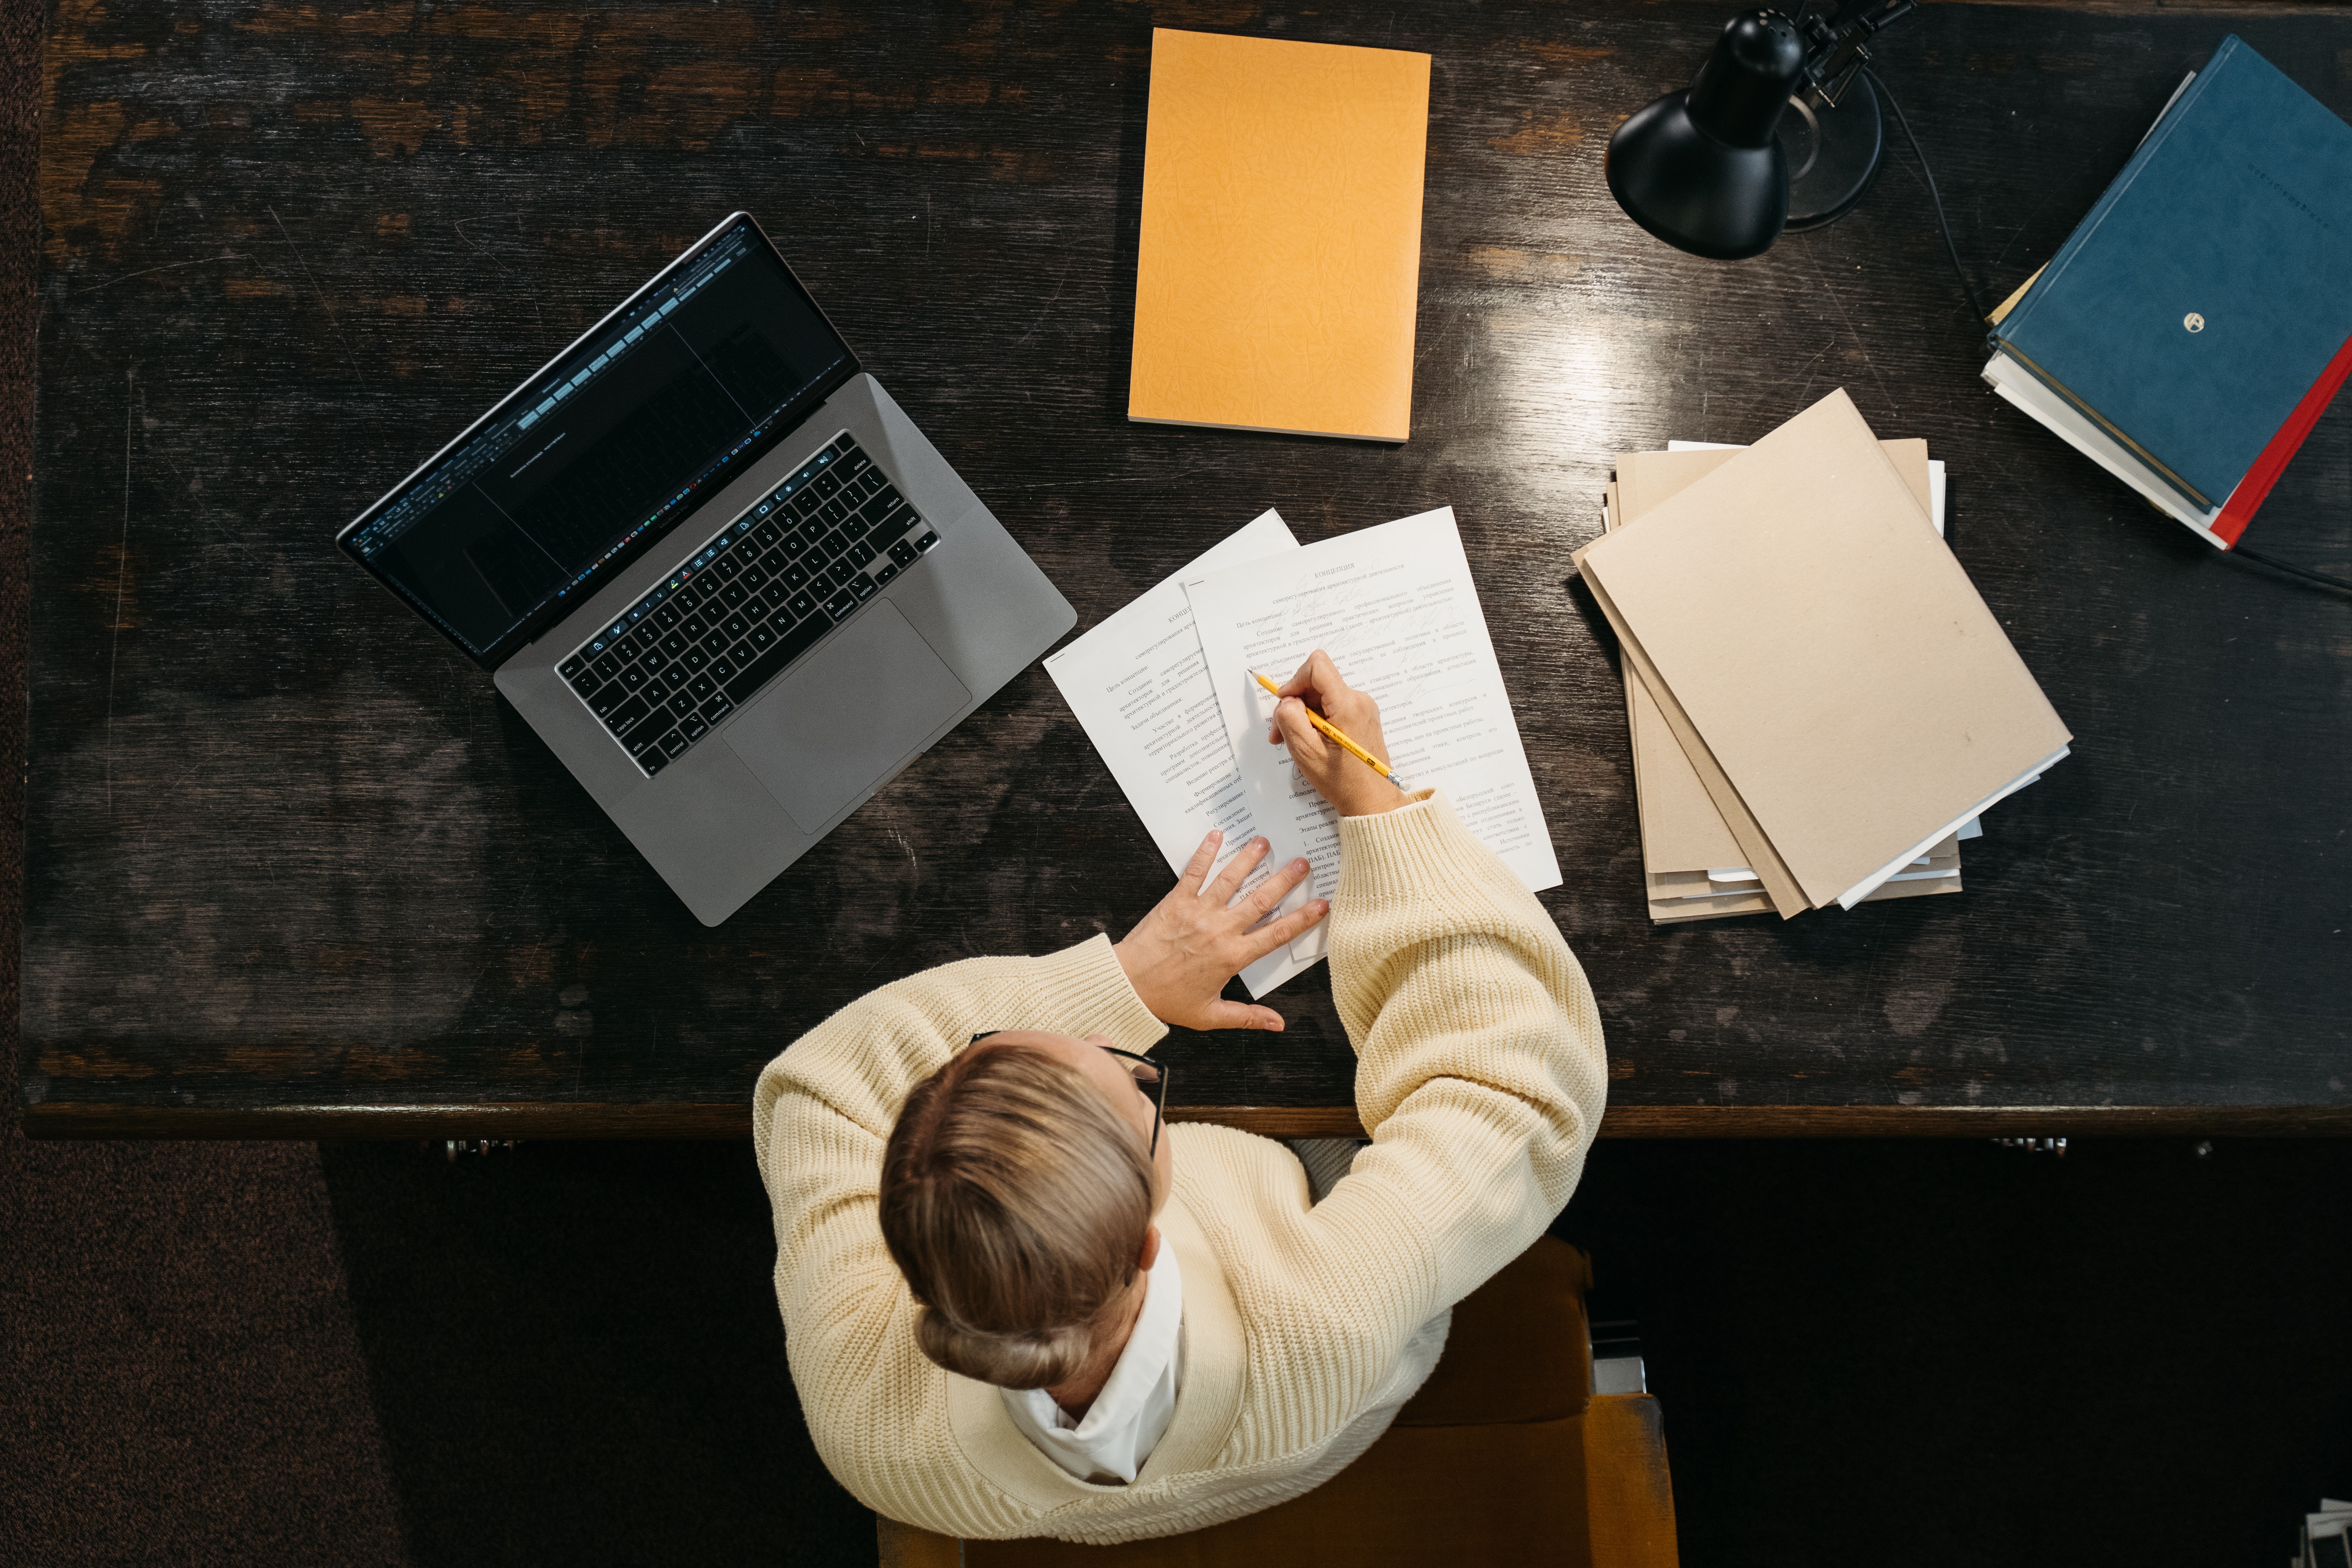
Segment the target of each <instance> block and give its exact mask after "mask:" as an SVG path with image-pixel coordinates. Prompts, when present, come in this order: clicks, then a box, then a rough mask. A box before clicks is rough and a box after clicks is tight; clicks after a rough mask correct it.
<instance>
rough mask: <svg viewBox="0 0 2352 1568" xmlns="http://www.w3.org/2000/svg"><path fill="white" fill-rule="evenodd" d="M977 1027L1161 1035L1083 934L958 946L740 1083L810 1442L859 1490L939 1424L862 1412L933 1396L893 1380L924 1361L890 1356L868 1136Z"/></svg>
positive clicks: (890, 1274)
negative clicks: (745, 1085)
mask: <svg viewBox="0 0 2352 1568" xmlns="http://www.w3.org/2000/svg"><path fill="white" fill-rule="evenodd" d="M992 1029H1051V1030H1055V1031H1058V1032H1062V1033H1066V1034H1102V1035H1105V1036H1108V1037H1109V1038H1110V1039H1111V1041H1112V1042H1113V1043H1115V1044H1117V1045H1118V1046H1119V1047H1122V1048H1125V1049H1128V1050H1133V1051H1141V1050H1144V1049H1146V1048H1148V1047H1150V1045H1151V1044H1152V1043H1153V1042H1154V1041H1156V1040H1158V1039H1159V1038H1160V1037H1161V1036H1162V1035H1163V1034H1165V1033H1166V1032H1167V1031H1166V1029H1165V1028H1164V1026H1162V1025H1161V1024H1160V1021H1159V1020H1158V1019H1156V1018H1154V1017H1153V1016H1151V1014H1150V1010H1149V1009H1148V1008H1146V1007H1145V1006H1144V1005H1143V1003H1142V1001H1141V999H1140V998H1139V997H1138V996H1137V995H1136V994H1135V990H1134V988H1133V987H1132V986H1130V985H1129V984H1128V981H1127V975H1126V973H1125V971H1123V970H1122V969H1121V968H1120V967H1119V963H1118V956H1117V955H1116V954H1115V953H1114V952H1112V951H1111V946H1110V942H1109V940H1108V938H1106V937H1099V936H1098V937H1096V938H1095V939H1094V940H1092V941H1090V942H1083V943H1081V944H1080V945H1078V946H1076V947H1073V948H1069V949H1066V950H1065V951H1064V952H1057V953H1053V954H1050V955H1048V956H1046V957H1043V958H975V959H968V960H966V961H964V962H962V963H950V964H946V965H943V966H941V967H940V968H938V969H933V970H928V971H926V972H924V973H920V974H916V975H912V976H909V977H908V978H907V979H905V980H901V981H898V982H897V983H895V984H889V985H886V986H884V987H882V988H881V989H880V990H878V991H875V992H872V993H870V994H867V995H866V996H864V997H861V998H859V999H858V1000H857V1001H856V1002H853V1003H851V1004H850V1005H848V1006H846V1007H844V1008H843V1009H842V1010H841V1011H840V1012H838V1013H835V1015H833V1016H831V1017H830V1018H827V1019H826V1020H825V1021H824V1022H823V1023H822V1024H819V1025H818V1026H816V1027H815V1028H814V1029H811V1030H810V1031H809V1032H808V1033H807V1034H805V1035H803V1036H802V1037H800V1038H799V1039H798V1040H795V1041H794V1042H793V1044H792V1045H791V1047H788V1048H787V1049H786V1050H785V1051H784V1053H783V1054H782V1056H780V1057H778V1058H776V1059H775V1060H773V1061H772V1062H770V1063H769V1064H768V1066H767V1068H766V1070H764V1071H763V1072H762V1073H761V1075H760V1081H759V1087H758V1088H757V1089H756V1090H755V1091H754V1094H753V1099H752V1146H753V1149H754V1151H755V1152H757V1154H758V1157H759V1163H760V1174H761V1179H762V1180H763V1181H764V1182H765V1184H766V1185H767V1189H768V1196H769V1201H770V1204H771V1205H772V1208H773V1211H774V1220H775V1230H776V1274H775V1283H776V1300H777V1304H778V1305H779V1306H780V1307H781V1308H782V1311H783V1320H784V1333H785V1342H786V1351H787V1353H788V1355H789V1357H790V1360H791V1363H792V1370H793V1382H794V1384H796V1385H797V1386H798V1388H799V1391H800V1394H801V1400H802V1404H803V1409H804V1410H805V1411H806V1413H807V1415H808V1420H809V1427H810V1431H811V1433H812V1435H813V1436H814V1437H815V1439H816V1443H817V1447H818V1449H819V1451H820V1452H821V1453H822V1454H823V1455H824V1458H825V1460H826V1462H827V1463H828V1464H829V1465H831V1466H832V1467H833V1469H834V1472H835V1475H837V1476H839V1477H840V1478H841V1479H842V1480H843V1481H844V1482H845V1484H846V1485H848V1486H849V1487H850V1489H852V1490H853V1491H856V1492H857V1493H858V1494H859V1495H860V1496H861V1497H865V1498H866V1499H867V1500H869V1501H871V1500H873V1497H874V1495H875V1492H876V1490H877V1489H878V1490H883V1491H890V1490H895V1489H894V1488H893V1487H892V1486H891V1485H890V1483H889V1480H888V1473H889V1472H891V1471H893V1470H896V1469H898V1468H902V1467H903V1466H904V1465H905V1464H906V1463H907V1461H908V1460H909V1459H912V1458H917V1456H918V1455H919V1452H920V1451H921V1450H922V1449H923V1447H924V1446H925V1443H926V1441H927V1440H936V1438H937V1436H938V1434H937V1433H936V1431H934V1432H933V1433H930V1434H929V1435H918V1434H915V1433H910V1432H908V1431H907V1430H905V1429H904V1428H900V1427H898V1426H896V1425H895V1424H894V1423H891V1422H880V1423H877V1421H876V1420H875V1419H874V1413H875V1412H877V1411H891V1412H899V1413H904V1415H906V1417H907V1419H908V1424H909V1425H915V1426H919V1425H920V1424H921V1423H922V1422H923V1421H924V1420H925V1419H926V1405H927V1404H928V1403H929V1399H930V1397H931V1396H932V1395H933V1394H935V1390H926V1389H923V1388H918V1387H916V1386H913V1385H912V1384H909V1383H908V1378H909V1377H910V1376H912V1377H916V1378H925V1377H929V1376H930V1375H931V1374H932V1373H934V1372H935V1369H932V1368H930V1366H929V1363H926V1362H923V1361H922V1360H921V1358H920V1357H919V1356H914V1357H909V1356H908V1355H907V1354H905V1353H900V1352H903V1351H904V1350H905V1347H907V1346H908V1345H911V1343H912V1342H913V1341H912V1335H913V1329H912V1315H913V1310H914V1307H913V1300H912V1296H911V1293H910V1292H909V1291H908V1289H907V1284H906V1280H905V1279H904V1277H902V1276H901V1275H900V1274H899V1272H898V1266H897V1265H896V1264H894V1263H893V1262H891V1260H890V1255H889V1252H888V1250H887V1248H886V1247H884V1246H883V1244H882V1229H881V1222H880V1218H879V1210H878V1205H877V1193H878V1187H879V1182H880V1176H881V1169H882V1151H883V1146H884V1144H885V1143H886V1142H887V1141H888V1139H889V1136H890V1130H891V1128H892V1127H893V1126H894V1125H895V1124H896V1123H897V1121H898V1111H899V1109H900V1108H901V1107H902V1106H903V1105H904V1104H905V1103H906V1099H907V1095H908V1091H909V1090H910V1089H913V1088H914V1086H915V1085H916V1084H917V1083H919V1082H920V1081H921V1080H922V1079H925V1078H928V1077H929V1076H930V1074H931V1073H933V1072H934V1071H936V1070H937V1069H938V1068H940V1065H941V1064H943V1063H944V1062H946V1061H947V1059H948V1058H950V1056H952V1055H953V1054H955V1053H956V1052H957V1051H960V1050H961V1049H963V1048H964V1047H965V1046H966V1044H967V1043H968V1042H969V1041H970V1039H971V1037H972V1036H973V1035H974V1034H977V1033H981V1032H982V1031H986V1030H992ZM931 1381H933V1382H936V1379H935V1377H933V1378H931ZM929 1415H931V1416H933V1417H936V1415H937V1412H930V1413H929ZM917 1468H922V1467H921V1466H920V1464H919V1463H918V1465H917Z"/></svg>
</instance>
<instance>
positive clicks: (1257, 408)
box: [1127, 27, 1429, 441]
mask: <svg viewBox="0 0 2352 1568" xmlns="http://www.w3.org/2000/svg"><path fill="white" fill-rule="evenodd" d="M1428 142H1429V57H1428V56H1427V55H1417V54H1407V53H1404V52H1402V51H1401V50H1397V49H1360V48H1351V47H1342V46H1339V45H1336V44H1302V43H1295V42H1292V41H1290V40H1287V39H1282V38H1236V37H1225V36H1223V35H1221V34H1215V33H1186V32H1178V31H1174V30H1172V29H1170V28H1166V27H1160V28H1154V29H1153V31H1152V35H1151V104H1150V121H1149V125H1148V128H1147V130H1146V132H1145V136H1144V150H1143V222H1142V232H1141V237H1140V243H1139V253H1138V256H1137V258H1136V279H1135V363H1134V369H1133V373H1132V375H1131V378H1130V380H1129V384H1128V395H1127V414H1128V417H1129V418H1130V419H1139V420H1146V421H1150V422H1153V423H1158V424H1168V425H1211V426H1221V427H1223V428H1226V429H1236V430H1279V431H1285V432H1288V433H1291V434H1297V435H1308V436H1344V437H1356V438H1358V439H1361V440H1367V441H1402V440H1403V439H1404V438H1405V437H1407V436H1409V435H1411V434H1412V325H1413V308H1414V304H1415V300H1416V295H1417V292H1418V290H1419V288H1420V281H1421V180H1422V163H1423V153H1424V152H1425V150H1426V148H1427V145H1428Z"/></svg>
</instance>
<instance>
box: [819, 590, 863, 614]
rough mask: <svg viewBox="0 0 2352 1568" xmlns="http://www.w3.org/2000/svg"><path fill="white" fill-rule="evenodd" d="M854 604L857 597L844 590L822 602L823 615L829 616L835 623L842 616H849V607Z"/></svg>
mask: <svg viewBox="0 0 2352 1568" xmlns="http://www.w3.org/2000/svg"><path fill="white" fill-rule="evenodd" d="M856 603H857V595H855V594H853V593H851V592H850V591H849V590H848V589H847V588H844V589H842V591H841V592H840V593H838V594H835V595H834V596H833V597H832V598H830V599H827V600H826V601H825V602H824V613H825V614H826V615H828V616H832V617H833V618H834V619H835V620H836V621H837V620H839V619H841V617H842V616H845V615H847V614H849V612H850V609H851V607H852V606H853V605H856Z"/></svg>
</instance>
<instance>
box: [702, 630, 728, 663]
mask: <svg viewBox="0 0 2352 1568" xmlns="http://www.w3.org/2000/svg"><path fill="white" fill-rule="evenodd" d="M729 640H730V639H729V637H728V636H727V634H726V633H725V632H723V631H713V632H712V633H711V634H710V635H709V637H705V638H703V639H702V651H703V652H705V653H707V654H709V656H710V657H711V658H718V657H719V655H720V654H722V653H725V652H726V651H727V644H728V642H729Z"/></svg>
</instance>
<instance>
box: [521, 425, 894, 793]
mask: <svg viewBox="0 0 2352 1568" xmlns="http://www.w3.org/2000/svg"><path fill="white" fill-rule="evenodd" d="M938 542H940V536H939V534H938V533H937V532H935V531H933V530H932V529H931V527H930V525H929V524H928V523H926V522H925V521H923V519H922V516H921V514H920V513H919V512H917V511H916V510H915V509H914V507H913V506H911V505H909V504H908V501H907V499H906V498H905V497H904V496H902V495H900V494H899V493H898V488H897V487H896V486H895V485H893V484H891V483H890V481H889V479H888V478H887V476H885V475H884V474H883V472H882V470H881V469H880V468H877V467H876V466H875V465H874V463H873V461H872V460H871V459H870V458H867V457H866V454H865V453H864V452H863V451H860V450H859V449H858V446H857V443H856V441H855V440H853V439H851V438H850V437H848V436H847V435H843V436H840V437H836V438H835V440H834V442H833V444H832V445H831V446H828V447H825V448H824V450H823V451H821V452H819V453H818V454H817V455H816V456H815V457H814V458H810V459H809V460H808V462H807V464H806V465H805V466H804V467H803V468H802V469H801V471H800V472H799V473H797V474H794V475H793V477H792V478H790V479H786V480H784V482H783V483H782V484H780V485H778V486H777V487H776V488H775V489H774V491H773V492H772V493H771V494H770V495H768V496H767V497H766V498H765V499H764V500H760V501H758V502H756V503H755V504H754V505H753V506H752V507H751V509H750V510H747V511H745V512H744V513H743V514H742V515H741V516H740V517H739V518H737V519H736V520H735V521H733V522H731V523H730V524H728V525H727V527H726V528H725V529H723V530H721V531H719V535H718V536H717V537H716V538H714V539H712V540H710V541H709V542H707V543H705V544H704V545H703V546H702V548H701V549H699V550H698V551H696V552H694V553H693V554H691V555H689V556H688V557H687V558H686V559H684V560H683V561H681V562H679V563H678V564H677V567H676V568H675V569H674V570H673V571H672V572H671V573H670V574H669V575H668V576H667V578H665V579H663V581H662V582H661V584H659V585H658V586H657V587H656V588H655V589H654V591H653V592H652V593H650V594H647V595H646V596H645V598H644V599H642V600H641V601H639V602H638V603H637V604H636V605H634V606H632V607H631V609H630V610H629V612H628V613H627V614H626V615H625V616H620V617H618V618H617V619H615V620H614V622H613V623H612V624H611V625H610V626H606V627H604V629H603V630H602V631H599V632H598V633H597V634H596V635H595V636H594V637H590V638H589V639H588V640H587V641H586V642H584V643H583V644H582V645H581V646H580V647H579V648H578V649H576V650H575V651H574V652H573V653H572V656H571V657H570V658H566V659H565V660H564V661H563V662H562V664H560V665H558V666H557V667H556V668H557V671H558V673H560V674H561V675H562V677H563V679H565V680H566V681H568V682H570V683H571V686H572V690H574V691H576V692H578V693H579V694H580V700H582V701H583V702H585V703H586V704H587V705H588V710H589V711H590V712H592V713H593V714H595V715H596V717H597V718H598V720H600V721H602V722H603V723H604V728H605V729H606V730H608V731H611V732H612V735H613V738H614V740H616V741H618V742H621V745H622V747H623V748H624V749H625V750H626V751H627V752H628V753H629V755H630V756H632V757H634V758H635V759H636V763H637V766H638V767H640V768H642V769H644V770H645V772H646V773H647V774H648V775H651V774H654V773H659V772H661V771H662V769H664V768H666V767H667V766H668V765H669V764H670V763H674V762H676V761H677V759H678V758H680V757H682V756H684V755H685V754H686V753H687V752H688V749H690V748H691V747H692V746H693V745H694V743H695V742H698V741H699V740H701V739H702V738H703V737H704V736H705V735H708V734H709V733H710V731H711V729H712V728H713V727H714V726H715V725H717V724H718V723H719V721H722V720H724V719H725V718H726V717H727V715H729V714H730V713H732V712H733V711H734V710H736V709H737V708H738V707H740V705H741V704H742V703H744V702H746V701H748V700H750V699H751V695H752V694H753V693H754V692H756V691H758V690H759V689H761V687H763V686H765V685H767V684H768V682H769V681H771V680H773V679H775V678H776V677H777V676H778V675H780V674H782V671H783V669H784V667H785V666H787V665H789V664H791V663H792V662H793V660H794V659H796V658H800V656H801V655H803V654H804V653H806V652H807V651H808V650H809V649H810V648H812V647H815V646H816V644H817V642H818V641H819V640H820V639H821V638H823V637H824V634H825V633H827V632H829V631H831V630H832V629H833V628H834V627H835V626H838V625H839V624H840V623H841V622H842V621H844V620H845V619H847V618H848V617H849V616H850V615H851V614H852V613H854V612H855V611H856V608H857V606H858V605H862V604H864V603H865V602H866V600H868V599H870V598H872V597H873V596H874V595H876V594H877V593H878V592H879V591H880V590H881V587H882V584H885V583H887V582H889V581H890V580H891V579H892V578H894V577H896V576H898V574H899V573H900V572H903V571H905V570H906V569H907V568H908V567H909V566H911V565H913V564H914V563H915V562H916V561H918V560H919V559H920V558H921V556H922V555H923V553H924V552H926V551H928V550H929V549H930V548H931V546H933V545H935V544H937V543H938Z"/></svg>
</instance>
